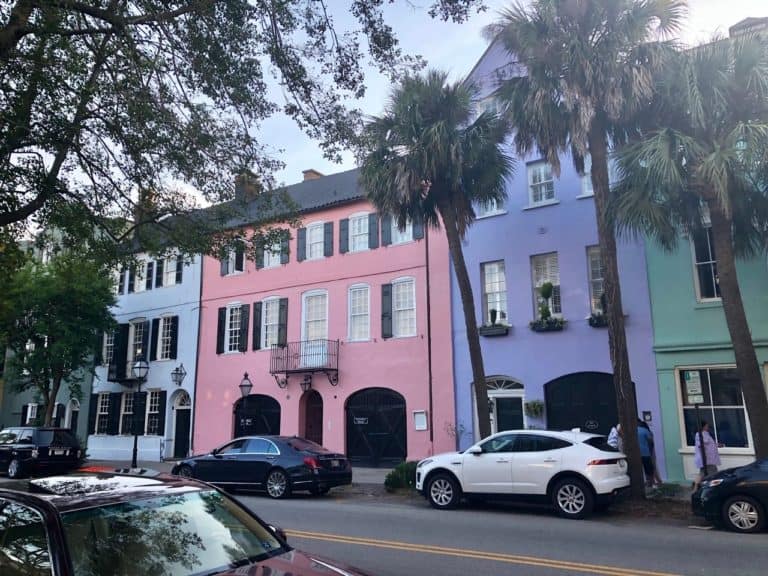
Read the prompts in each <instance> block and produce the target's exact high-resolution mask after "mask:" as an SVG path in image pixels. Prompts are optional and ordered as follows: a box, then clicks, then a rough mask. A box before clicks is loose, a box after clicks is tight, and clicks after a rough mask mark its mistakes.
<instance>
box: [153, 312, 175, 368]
mask: <svg viewBox="0 0 768 576" xmlns="http://www.w3.org/2000/svg"><path fill="white" fill-rule="evenodd" d="M172 339H173V316H163V317H162V318H160V326H159V336H158V339H157V359H158V360H170V358H171V344H172Z"/></svg>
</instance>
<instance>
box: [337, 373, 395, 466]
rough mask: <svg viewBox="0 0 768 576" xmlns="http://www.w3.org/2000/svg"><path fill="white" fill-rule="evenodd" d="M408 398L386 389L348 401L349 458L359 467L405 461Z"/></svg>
mask: <svg viewBox="0 0 768 576" xmlns="http://www.w3.org/2000/svg"><path fill="white" fill-rule="evenodd" d="M407 453H408V450H407V444H406V418H405V399H404V398H403V397H402V396H401V395H400V394H398V393H397V392H394V391H392V390H388V389H386V388H368V389H366V390H361V391H360V392H357V393H355V394H353V395H352V396H350V397H349V400H347V458H349V460H350V461H351V462H352V463H353V464H357V465H358V466H374V467H376V466H392V465H394V464H397V463H398V462H402V461H403V460H405V458H406V455H407Z"/></svg>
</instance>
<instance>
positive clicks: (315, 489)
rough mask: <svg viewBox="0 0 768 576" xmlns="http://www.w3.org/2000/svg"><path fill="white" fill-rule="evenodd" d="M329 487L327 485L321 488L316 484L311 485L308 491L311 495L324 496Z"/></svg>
mask: <svg viewBox="0 0 768 576" xmlns="http://www.w3.org/2000/svg"><path fill="white" fill-rule="evenodd" d="M330 491H331V489H330V488H328V487H327V486H323V487H322V488H318V487H317V486H312V488H310V489H309V493H310V494H312V496H325V495H326V494H328V492H330Z"/></svg>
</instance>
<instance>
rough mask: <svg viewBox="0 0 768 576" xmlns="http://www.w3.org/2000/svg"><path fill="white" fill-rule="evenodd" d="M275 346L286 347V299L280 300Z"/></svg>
mask: <svg viewBox="0 0 768 576" xmlns="http://www.w3.org/2000/svg"><path fill="white" fill-rule="evenodd" d="M278 322H279V324H278V327H277V345H278V346H287V345H288V298H280V307H279V311H278Z"/></svg>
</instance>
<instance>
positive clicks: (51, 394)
mask: <svg viewBox="0 0 768 576" xmlns="http://www.w3.org/2000/svg"><path fill="white" fill-rule="evenodd" d="M61 380H62V378H61V376H54V377H53V379H52V382H51V388H50V390H47V391H46V394H45V398H46V400H45V418H44V419H43V426H51V425H52V424H53V422H52V421H53V409H54V408H55V407H56V397H57V396H58V395H59V388H61Z"/></svg>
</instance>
